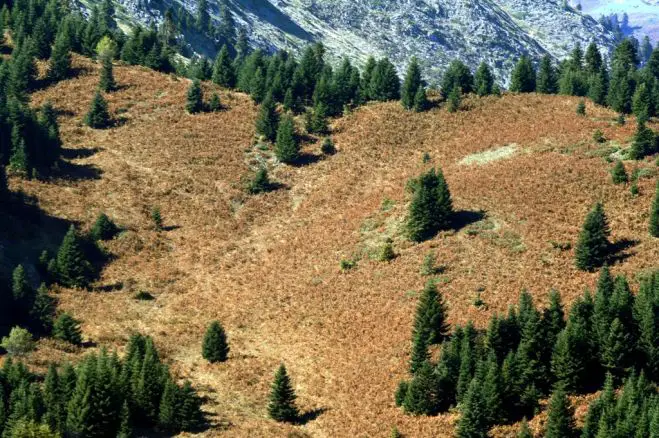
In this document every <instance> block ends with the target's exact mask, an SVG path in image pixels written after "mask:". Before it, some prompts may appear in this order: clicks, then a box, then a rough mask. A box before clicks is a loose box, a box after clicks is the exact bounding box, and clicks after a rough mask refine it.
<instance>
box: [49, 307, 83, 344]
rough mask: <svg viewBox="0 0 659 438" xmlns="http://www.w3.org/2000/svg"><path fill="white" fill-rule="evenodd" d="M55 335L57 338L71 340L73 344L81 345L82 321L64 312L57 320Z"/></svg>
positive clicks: (54, 328) (54, 329)
mask: <svg viewBox="0 0 659 438" xmlns="http://www.w3.org/2000/svg"><path fill="white" fill-rule="evenodd" d="M53 337H54V338H55V339H59V340H62V341H66V342H69V343H71V344H73V345H80V343H81V342H82V331H81V329H80V321H78V320H76V319H75V318H73V317H72V316H71V315H69V314H68V313H62V314H61V315H60V316H58V317H57V319H56V320H55V324H54V326H53Z"/></svg>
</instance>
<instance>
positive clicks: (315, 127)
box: [307, 102, 330, 135]
mask: <svg viewBox="0 0 659 438" xmlns="http://www.w3.org/2000/svg"><path fill="white" fill-rule="evenodd" d="M327 112H328V110H327V106H326V105H325V104H324V103H322V102H319V103H317V104H316V105H315V106H314V108H313V112H312V113H311V117H310V119H309V122H308V123H307V131H308V132H309V133H310V134H318V135H327V134H329V130H330V128H329V122H328V120H327Z"/></svg>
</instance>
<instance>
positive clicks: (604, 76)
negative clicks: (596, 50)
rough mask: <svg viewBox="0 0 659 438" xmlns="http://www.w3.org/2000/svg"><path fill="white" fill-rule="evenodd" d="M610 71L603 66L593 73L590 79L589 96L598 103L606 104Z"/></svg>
mask: <svg viewBox="0 0 659 438" xmlns="http://www.w3.org/2000/svg"><path fill="white" fill-rule="evenodd" d="M608 83H609V73H608V72H607V70H606V68H605V67H602V68H601V69H600V71H599V72H598V73H595V74H592V75H591V76H590V78H589V81H588V97H589V98H590V99H591V100H592V101H593V102H595V103H596V104H597V105H605V104H606V97H607V91H608Z"/></svg>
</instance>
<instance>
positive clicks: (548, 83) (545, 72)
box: [536, 55, 558, 94]
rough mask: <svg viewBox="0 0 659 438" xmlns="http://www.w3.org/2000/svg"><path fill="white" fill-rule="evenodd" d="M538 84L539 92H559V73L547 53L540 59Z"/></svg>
mask: <svg viewBox="0 0 659 438" xmlns="http://www.w3.org/2000/svg"><path fill="white" fill-rule="evenodd" d="M536 85H537V91H538V93H542V94H555V93H556V92H558V78H557V73H556V69H555V68H554V66H553V64H552V60H551V56H549V55H545V56H544V57H543V58H542V60H541V61H540V68H539V69H538V75H537V78H536Z"/></svg>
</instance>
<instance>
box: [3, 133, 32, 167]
mask: <svg viewBox="0 0 659 438" xmlns="http://www.w3.org/2000/svg"><path fill="white" fill-rule="evenodd" d="M31 168H32V166H31V163H30V156H29V155H28V151H27V146H26V144H25V139H23V138H19V139H18V140H17V142H14V144H13V146H12V150H11V156H10V157H9V169H11V170H12V171H14V172H16V173H19V174H21V175H23V176H29V174H30V169H31Z"/></svg>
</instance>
